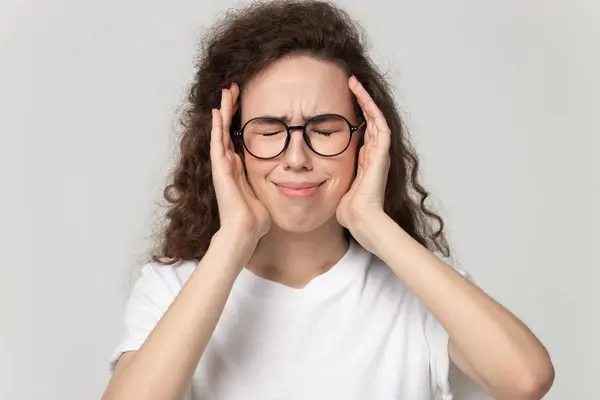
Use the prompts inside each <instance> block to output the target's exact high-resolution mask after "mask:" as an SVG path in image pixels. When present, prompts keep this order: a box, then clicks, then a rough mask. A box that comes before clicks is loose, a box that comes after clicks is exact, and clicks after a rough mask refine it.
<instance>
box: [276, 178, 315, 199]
mask: <svg viewBox="0 0 600 400" xmlns="http://www.w3.org/2000/svg"><path fill="white" fill-rule="evenodd" d="M323 183H325V182H321V183H294V184H292V183H281V184H277V183H276V184H275V186H277V189H279V192H280V193H281V194H283V195H284V196H286V197H289V198H303V197H311V196H314V195H315V194H317V192H318V191H319V188H320V187H321V186H322V185H323Z"/></svg>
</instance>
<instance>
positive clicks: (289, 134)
mask: <svg viewBox="0 0 600 400" xmlns="http://www.w3.org/2000/svg"><path fill="white" fill-rule="evenodd" d="M324 117H339V118H341V119H343V120H344V121H346V123H347V124H348V127H349V128H350V135H349V136H348V143H346V146H345V147H344V149H343V150H342V151H340V152H339V153H336V154H327V155H326V154H321V153H319V152H318V151H316V150H315V149H314V148H313V147H312V145H311V144H310V139H309V137H308V135H307V134H306V127H307V126H308V125H309V124H310V123H311V122H312V121H314V120H315V119H317V118H319V119H320V118H324ZM259 119H260V120H268V121H277V122H279V123H281V124H282V125H283V126H285V129H286V131H287V137H286V138H285V144H284V145H283V149H282V150H281V151H280V152H279V153H277V154H276V155H274V156H271V157H259V156H257V155H255V154H254V153H252V152H251V151H250V150H249V149H248V147H247V146H246V142H245V141H244V129H245V128H246V126H247V125H248V124H249V123H250V122H252V121H255V120H259ZM365 122H366V121H363V122H362V123H361V124H360V125H358V126H356V125H353V124H352V123H351V122H350V121H348V119H347V118H346V117H344V116H343V115H339V114H332V113H329V114H321V115H315V116H314V117H312V118H311V119H309V120H308V121H306V123H305V124H304V125H293V126H288V124H286V123H285V121H283V120H281V119H279V118H274V117H256V118H252V119H250V120H248V121H246V123H245V124H244V126H242V128H241V129H239V130H236V131H233V133H232V135H233V136H234V137H239V138H241V141H242V145H243V146H244V149H246V151H247V152H248V153H249V154H250V155H252V157H254V158H258V159H259V160H272V159H273V158H277V157H279V156H280V155H281V154H283V153H284V152H285V150H286V149H287V148H288V146H289V144H290V138H291V137H292V131H293V130H298V129H300V130H302V137H303V138H304V142H305V143H306V145H307V146H308V148H309V149H311V150H312V151H313V152H314V153H316V154H318V155H319V156H321V157H335V156H339V155H340V154H342V153H343V152H345V151H346V149H348V146H350V143H351V142H352V134H353V133H354V132H356V131H358V130H359V129H361V128H362V127H363V126H364V124H365Z"/></svg>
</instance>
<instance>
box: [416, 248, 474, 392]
mask: <svg viewBox="0 0 600 400" xmlns="http://www.w3.org/2000/svg"><path fill="white" fill-rule="evenodd" d="M439 257H440V258H441V259H442V261H444V262H445V263H446V264H448V265H449V266H451V267H452V268H453V269H455V270H456V271H458V272H459V273H460V274H461V275H462V276H464V277H466V278H468V279H469V280H471V281H472V280H473V279H472V277H471V275H470V274H469V273H468V272H466V271H465V270H462V269H460V268H459V267H458V266H457V263H456V261H455V260H454V259H452V258H449V257H444V256H439ZM425 337H426V341H427V344H428V346H429V365H430V372H431V390H432V399H436V400H452V398H453V391H452V388H451V387H450V382H449V371H450V357H449V355H448V344H449V340H450V336H449V335H448V332H447V331H446V329H445V328H444V326H443V325H442V324H441V323H440V322H439V321H438V320H437V319H436V318H435V317H434V315H433V314H432V313H431V312H430V311H429V310H427V311H426V314H425Z"/></svg>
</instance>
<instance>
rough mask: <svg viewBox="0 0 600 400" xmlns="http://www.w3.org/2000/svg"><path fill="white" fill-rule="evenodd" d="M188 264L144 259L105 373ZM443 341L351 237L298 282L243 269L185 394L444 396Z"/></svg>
mask: <svg viewBox="0 0 600 400" xmlns="http://www.w3.org/2000/svg"><path fill="white" fill-rule="evenodd" d="M442 259H443V260H444V261H445V262H446V263H448V264H449V265H451V264H452V263H449V262H448V259H445V258H443V257H442ZM196 265H197V261H195V260H190V261H181V262H179V263H178V264H175V265H173V266H162V265H159V264H157V263H148V264H146V265H144V267H143V268H142V270H141V275H140V277H139V278H138V279H137V281H136V283H135V285H134V287H133V291H132V293H131V295H130V297H129V300H128V303H127V306H126V312H125V332H124V336H123V338H122V341H121V342H120V344H119V345H118V346H117V348H116V349H115V351H114V353H113V354H112V356H111V359H110V364H109V368H110V370H111V371H112V370H113V369H114V366H115V365H116V362H117V360H118V358H119V356H120V355H121V353H122V352H124V351H127V350H138V349H139V348H140V347H141V345H142V344H143V342H144V341H145V340H146V338H147V336H148V335H149V333H150V332H151V331H152V329H153V328H154V326H155V325H156V324H157V322H158V321H159V320H160V318H161V317H162V315H163V314H164V312H165V311H166V310H167V308H168V306H169V305H170V304H171V303H172V301H173V300H174V299H175V297H176V296H177V294H178V292H179V291H180V289H181V288H182V286H183V285H184V284H185V282H186V280H187V279H188V278H189V277H190V275H191V274H192V272H193V271H194V268H195V267H196ZM459 272H461V273H463V275H466V273H464V272H463V271H460V270H459ZM448 339H449V337H448V333H447V332H446V330H445V329H444V327H443V326H442V325H441V324H440V323H439V322H438V321H437V320H436V319H435V317H434V316H433V314H431V313H430V312H429V310H428V309H427V308H426V307H425V306H424V305H423V304H422V303H421V302H420V301H419V300H418V299H417V297H416V296H415V295H414V294H413V293H412V292H410V291H409V290H408V289H407V288H406V286H405V285H404V284H403V283H402V282H401V281H400V280H399V279H398V278H397V277H396V276H395V275H394V274H393V272H392V271H391V270H390V269H389V268H388V267H387V266H386V265H385V264H384V263H383V262H382V261H381V260H380V259H378V258H377V257H375V256H374V255H372V254H371V253H369V252H368V251H366V250H365V249H364V248H362V247H361V246H360V244H358V242H356V241H355V240H354V239H351V241H350V247H349V249H348V251H347V252H346V254H345V255H344V256H343V257H342V258H341V259H340V260H339V261H338V263H337V264H336V265H335V266H333V267H332V268H331V269H330V270H328V271H327V272H325V273H324V274H322V275H319V276H317V277H316V278H314V279H313V280H311V281H310V283H309V284H308V285H307V286H305V287H304V288H302V289H295V288H290V287H288V286H285V285H282V284H279V283H277V282H273V281H270V280H267V279H265V278H262V277H259V276H258V275H255V274H254V273H253V272H251V271H250V270H248V269H246V268H244V269H243V270H242V271H241V273H240V275H239V276H238V277H237V279H236V281H235V283H234V286H233V289H232V291H231V294H230V296H229V298H228V300H227V303H226V305H225V308H224V311H223V314H222V316H221V318H220V320H219V322H218V324H217V327H216V329H215V331H214V333H213V336H212V337H211V339H210V341H209V343H208V345H207V348H206V350H205V352H204V354H203V356H202V358H201V360H200V363H199V364H198V367H197V369H196V371H195V374H194V376H193V378H192V381H191V385H190V388H189V389H188V393H187V397H186V399H195V400H200V399H201V400H207V399H208V400H213V399H218V400H220V399H225V400H238V399H261V400H271V399H273V400H274V399H285V400H301V399H302V400H306V399H310V400H318V399H323V400H325V399H327V400H336V399H340V400H341V399H343V400H352V399H356V400H364V399H378V400H384V399H407V400H408V399H410V400H430V399H431V400H451V399H452V398H453V394H452V390H451V388H450V385H449V382H448V370H449V361H450V360H449V357H448Z"/></svg>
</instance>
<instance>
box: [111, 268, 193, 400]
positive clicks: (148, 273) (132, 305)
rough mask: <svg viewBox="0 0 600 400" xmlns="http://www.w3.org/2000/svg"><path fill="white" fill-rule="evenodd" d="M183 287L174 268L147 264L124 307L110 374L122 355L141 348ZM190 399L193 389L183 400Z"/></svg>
mask: <svg viewBox="0 0 600 400" xmlns="http://www.w3.org/2000/svg"><path fill="white" fill-rule="evenodd" d="M181 287H182V282H181V281H180V279H179V277H178V275H177V273H176V272H175V270H174V269H173V267H171V266H162V265H158V264H156V263H148V264H146V265H144V266H143V267H142V268H141V270H140V274H139V276H138V278H137V279H136V281H135V283H134V285H133V288H132V290H131V294H130V295H129V298H128V299H127V303H126V306H125V314H124V321H123V322H124V330H123V334H122V338H121V340H120V342H119V344H118V345H117V346H116V348H115V349H114V351H113V352H112V354H111V356H110V359H109V365H108V368H109V371H110V372H113V371H114V369H115V367H116V365H117V362H118V361H119V358H120V357H121V354H123V353H124V352H126V351H132V350H136V351H137V350H139V349H140V347H142V344H144V342H145V341H146V339H147V338H148V336H149V335H150V332H152V330H153V329H154V327H155V326H156V324H158V322H159V321H160V319H161V318H162V316H163V315H164V313H165V312H166V310H167V309H168V308H169V305H170V304H171V303H172V302H173V300H175V297H176V296H177V294H178V293H179V291H180V290H181ZM191 398H192V396H191V385H190V386H189V387H188V389H187V391H186V394H185V395H184V397H183V400H191Z"/></svg>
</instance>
